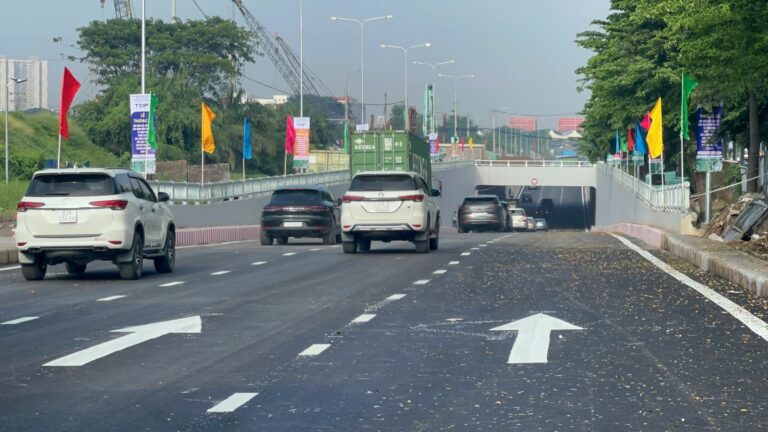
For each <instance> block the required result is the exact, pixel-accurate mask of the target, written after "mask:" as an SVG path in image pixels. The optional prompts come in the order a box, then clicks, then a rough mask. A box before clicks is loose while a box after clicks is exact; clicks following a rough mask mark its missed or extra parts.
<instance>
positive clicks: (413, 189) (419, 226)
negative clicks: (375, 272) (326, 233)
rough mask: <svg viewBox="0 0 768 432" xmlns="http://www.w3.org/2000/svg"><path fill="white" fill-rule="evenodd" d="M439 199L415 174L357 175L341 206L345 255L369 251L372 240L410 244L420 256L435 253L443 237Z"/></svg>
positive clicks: (434, 190)
mask: <svg viewBox="0 0 768 432" xmlns="http://www.w3.org/2000/svg"><path fill="white" fill-rule="evenodd" d="M439 196H440V191H439V190H437V189H432V188H431V187H429V186H428V185H427V182H426V181H425V180H424V178H422V177H421V176H420V175H418V174H416V173H413V172H393V171H369V172H360V173H357V174H355V176H354V177H353V178H352V183H351V184H350V186H349V190H348V191H347V193H346V194H345V195H344V196H343V198H342V205H341V237H342V247H343V249H344V253H355V252H357V251H358V250H361V251H367V250H370V248H371V240H379V241H384V242H389V241H391V240H405V241H410V242H413V243H415V244H416V251H417V252H420V253H427V252H429V251H430V250H436V249H437V247H438V241H439V237H440V209H439V208H438V207H437V200H436V198H437V197H439Z"/></svg>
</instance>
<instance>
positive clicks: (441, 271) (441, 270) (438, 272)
mask: <svg viewBox="0 0 768 432" xmlns="http://www.w3.org/2000/svg"><path fill="white" fill-rule="evenodd" d="M447 271H448V270H445V269H440V270H435V271H433V272H432V274H436V275H441V274H445V272H447Z"/></svg>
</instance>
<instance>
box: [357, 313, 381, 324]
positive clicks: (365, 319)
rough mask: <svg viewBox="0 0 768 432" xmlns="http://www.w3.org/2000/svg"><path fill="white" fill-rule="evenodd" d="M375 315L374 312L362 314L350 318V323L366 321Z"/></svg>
mask: <svg viewBox="0 0 768 432" xmlns="http://www.w3.org/2000/svg"><path fill="white" fill-rule="evenodd" d="M374 317H376V314H362V315H360V316H359V317H357V318H355V319H353V320H352V324H359V323H367V322H368V321H370V320H372V319H373V318H374Z"/></svg>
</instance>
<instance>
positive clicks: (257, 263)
mask: <svg viewBox="0 0 768 432" xmlns="http://www.w3.org/2000/svg"><path fill="white" fill-rule="evenodd" d="M266 263H267V262H266V261H256V262H255V263H251V265H252V266H260V265H264V264H266Z"/></svg>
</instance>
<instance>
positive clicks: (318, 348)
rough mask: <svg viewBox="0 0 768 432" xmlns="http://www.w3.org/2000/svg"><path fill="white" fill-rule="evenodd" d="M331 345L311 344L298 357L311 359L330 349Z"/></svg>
mask: <svg viewBox="0 0 768 432" xmlns="http://www.w3.org/2000/svg"><path fill="white" fill-rule="evenodd" d="M330 346H331V344H313V345H310V346H309V348H307V349H305V350H304V351H302V352H300V353H299V357H312V356H316V355H318V354H320V353H322V352H323V351H325V350H327V349H328V348H330Z"/></svg>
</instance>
